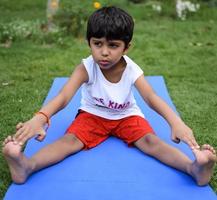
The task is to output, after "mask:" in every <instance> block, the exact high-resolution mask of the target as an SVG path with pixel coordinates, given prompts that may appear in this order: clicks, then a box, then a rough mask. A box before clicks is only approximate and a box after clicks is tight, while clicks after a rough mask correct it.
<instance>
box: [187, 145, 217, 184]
mask: <svg viewBox="0 0 217 200" xmlns="http://www.w3.org/2000/svg"><path fill="white" fill-rule="evenodd" d="M193 153H194V155H195V158H196V159H195V161H194V162H193V164H192V165H191V169H190V174H191V175H192V176H193V177H194V178H195V179H196V181H197V184H198V185H200V186H202V185H207V184H208V183H209V181H210V179H211V176H212V173H213V168H214V165H215V162H216V160H217V157H216V152H215V150H214V148H213V147H212V146H210V145H208V144H205V145H203V146H202V148H201V150H200V149H193Z"/></svg>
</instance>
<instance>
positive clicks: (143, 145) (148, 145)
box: [135, 134, 160, 153]
mask: <svg viewBox="0 0 217 200" xmlns="http://www.w3.org/2000/svg"><path fill="white" fill-rule="evenodd" d="M159 144H160V139H159V138H158V137H157V136H156V135H154V134H147V135H145V136H143V137H142V138H140V139H139V140H138V141H136V142H135V146H136V147H138V148H139V149H141V150H144V151H145V152H147V153H148V152H153V151H154V150H157V149H158V147H159Z"/></svg>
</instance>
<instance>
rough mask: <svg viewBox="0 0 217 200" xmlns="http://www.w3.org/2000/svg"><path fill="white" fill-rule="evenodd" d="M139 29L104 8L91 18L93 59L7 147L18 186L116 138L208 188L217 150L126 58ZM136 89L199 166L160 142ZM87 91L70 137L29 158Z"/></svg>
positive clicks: (117, 11) (8, 140) (85, 62)
mask: <svg viewBox="0 0 217 200" xmlns="http://www.w3.org/2000/svg"><path fill="white" fill-rule="evenodd" d="M133 28H134V22H133V19H132V17H131V16H130V15H129V14H127V13H126V12H125V11H123V10H122V9H119V8H116V7H103V8H101V9H99V10H97V11H95V12H94V13H93V14H92V15H91V16H90V17H89V20H88V24H87V35H86V37H87V41H88V44H89V47H90V50H91V55H90V56H89V57H87V58H85V59H83V60H82V62H81V64H79V65H78V66H77V67H76V68H75V70H74V72H73V73H72V75H71V77H70V78H69V80H68V82H67V83H66V84H65V86H64V87H63V88H62V90H61V91H60V92H59V94H58V95H57V96H56V97H54V98H53V99H52V100H51V101H50V102H49V103H47V104H46V105H45V106H43V107H42V108H41V109H40V111H39V112H37V113H36V114H35V115H34V117H33V118H32V119H30V120H29V121H26V122H24V123H18V125H17V126H16V128H17V131H16V133H15V134H14V135H13V136H8V137H7V138H6V139H5V141H4V143H3V154H4V157H5V159H6V160H7V162H8V165H9V168H10V172H11V176H12V179H13V181H14V182H15V183H19V184H21V183H24V182H25V181H26V180H27V178H28V176H29V175H31V174H32V173H33V172H35V171H38V170H40V169H42V168H45V167H47V166H50V165H53V164H55V163H57V162H59V161H61V160H63V159H64V158H65V157H67V156H69V155H71V154H74V153H76V152H78V151H81V150H83V149H90V148H93V147H95V146H97V145H98V144H100V143H101V142H103V141H104V140H106V139H107V138H108V137H109V136H110V135H114V136H116V137H118V138H120V139H122V140H124V141H125V142H126V143H127V144H128V145H133V146H135V147H137V148H138V149H140V150H141V151H142V152H144V153H146V154H148V155H150V156H153V157H155V158H156V159H158V160H160V161H161V162H163V163H165V164H167V165H169V166H171V167H174V168H176V169H178V170H181V171H183V172H185V173H187V174H189V175H190V176H192V177H193V178H194V179H195V180H196V182H197V184H198V185H206V184H208V182H209V181H210V178H211V175H212V172H213V168H214V164H215V162H216V153H215V150H214V148H213V147H211V146H210V145H208V144H205V145H203V146H202V147H199V145H198V144H197V142H196V140H195V138H194V136H193V133H192V130H191V129H190V128H189V127H188V126H187V125H186V124H185V123H184V122H183V121H182V120H181V119H180V117H179V116H177V115H176V113H174V111H173V110H172V109H171V108H170V107H169V106H168V105H167V104H166V103H165V102H164V101H163V100H162V99H161V98H160V97H159V96H157V95H156V94H155V92H154V91H153V89H152V88H151V86H150V85H149V84H148V82H147V81H146V80H145V78H144V74H143V71H142V70H141V68H140V67H139V66H138V65H137V64H136V63H134V62H133V61H132V60H131V59H130V58H129V57H127V56H126V53H127V51H128V49H129V48H130V42H131V39H132V36H133ZM133 85H134V86H135V87H136V88H137V90H138V91H139V93H140V94H141V96H142V97H143V99H144V101H145V102H146V103H147V104H148V105H149V106H150V107H151V108H153V109H154V110H155V111H157V112H158V113H159V114H160V115H161V116H163V117H164V118H165V119H166V120H167V122H168V123H169V125H170V127H171V139H172V140H173V141H174V142H176V143H178V142H179V141H180V140H181V141H183V142H185V143H187V144H188V145H189V147H190V148H191V149H192V151H193V153H194V155H195V161H191V160H190V159H189V158H188V157H187V156H186V155H184V154H183V153H182V152H181V151H179V150H178V149H176V148H174V147H172V146H170V145H168V144H166V143H165V142H164V141H162V140H161V139H159V138H158V137H157V135H156V134H155V133H154V131H153V129H152V127H151V126H150V124H149V123H148V121H147V120H146V119H145V117H144V115H143V113H142V112H141V110H140V109H139V107H138V106H137V104H136V101H135V99H134V96H133V94H132V86H133ZM81 86H82V99H81V106H80V108H79V111H78V114H77V117H76V118H75V120H74V121H73V122H72V124H71V125H70V127H69V128H68V129H67V131H66V134H64V135H63V136H62V138H60V139H59V140H57V141H56V142H54V143H52V144H49V145H48V146H46V147H44V148H42V149H41V150H40V151H39V152H37V153H36V154H35V155H33V156H32V157H31V158H27V157H26V156H25V155H24V154H23V152H22V151H21V149H22V145H24V144H25V143H26V141H28V140H29V139H30V138H32V137H35V136H37V139H38V140H40V141H41V140H43V139H44V138H45V136H46V132H45V130H44V126H45V125H46V124H47V125H49V124H50V118H51V116H52V115H54V114H55V113H57V112H58V111H59V110H61V109H63V108H64V107H65V106H66V105H67V104H68V103H69V101H70V99H71V98H73V96H74V94H75V93H76V91H77V90H78V89H79V88H80V87H81Z"/></svg>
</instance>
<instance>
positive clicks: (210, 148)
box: [202, 144, 216, 154]
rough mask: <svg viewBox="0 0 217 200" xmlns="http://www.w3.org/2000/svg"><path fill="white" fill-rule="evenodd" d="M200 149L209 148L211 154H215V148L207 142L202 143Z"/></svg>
mask: <svg viewBox="0 0 217 200" xmlns="http://www.w3.org/2000/svg"><path fill="white" fill-rule="evenodd" d="M202 150H209V151H211V152H212V153H213V154H216V151H215V149H214V148H213V147H212V146H210V145H209V144H204V145H203V146H202Z"/></svg>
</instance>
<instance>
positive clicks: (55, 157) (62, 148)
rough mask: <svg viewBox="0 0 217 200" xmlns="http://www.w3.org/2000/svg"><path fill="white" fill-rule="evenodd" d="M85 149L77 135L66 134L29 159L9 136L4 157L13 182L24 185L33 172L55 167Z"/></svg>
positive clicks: (5, 144) (4, 148)
mask: <svg viewBox="0 0 217 200" xmlns="http://www.w3.org/2000/svg"><path fill="white" fill-rule="evenodd" d="M83 147H84V144H83V143H82V142H81V141H80V140H79V139H78V138H77V137H76V136H75V135H73V134H66V135H64V136H63V137H62V138H61V139H59V140H57V141H56V142H54V143H52V144H49V145H48V146H46V147H44V148H42V149H41V150H40V151H39V152H37V153H36V154H35V155H33V157H31V158H29V159H28V158H27V157H26V156H25V155H24V154H23V152H21V149H22V147H21V146H20V145H18V144H14V142H13V141H12V137H10V136H9V137H8V138H7V139H6V140H5V142H4V146H3V155H4V157H5V159H6V161H7V163H8V165H9V169H10V172H11V177H12V180H13V181H14V182H15V183H24V182H25V181H26V179H27V178H28V176H29V175H30V174H32V173H33V172H35V171H38V170H40V169H42V168H45V167H48V166H50V165H53V164H55V163H57V162H59V161H61V160H63V159H64V158H65V157H67V156H69V155H70V154H73V153H76V152H78V151H80V150H81V149H82V148H83Z"/></svg>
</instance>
